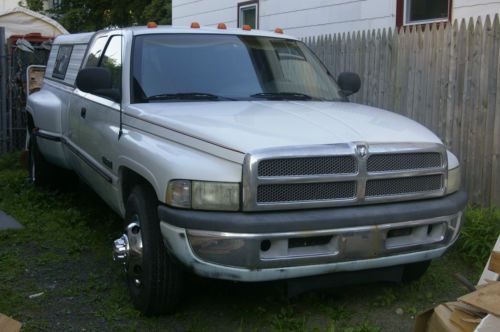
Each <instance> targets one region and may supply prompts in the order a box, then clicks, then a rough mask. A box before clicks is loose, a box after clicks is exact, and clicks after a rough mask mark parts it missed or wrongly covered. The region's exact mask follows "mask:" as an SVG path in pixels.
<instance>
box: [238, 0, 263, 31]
mask: <svg viewBox="0 0 500 332" xmlns="http://www.w3.org/2000/svg"><path fill="white" fill-rule="evenodd" d="M252 7H255V29H258V28H259V3H258V2H255V3H249V4H247V5H240V4H238V27H239V28H241V27H243V25H244V24H243V11H244V10H245V9H247V8H252Z"/></svg>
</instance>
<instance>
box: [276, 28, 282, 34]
mask: <svg viewBox="0 0 500 332" xmlns="http://www.w3.org/2000/svg"><path fill="white" fill-rule="evenodd" d="M274 32H276V33H281V34H283V33H284V31H283V29H281V28H276V29H274Z"/></svg>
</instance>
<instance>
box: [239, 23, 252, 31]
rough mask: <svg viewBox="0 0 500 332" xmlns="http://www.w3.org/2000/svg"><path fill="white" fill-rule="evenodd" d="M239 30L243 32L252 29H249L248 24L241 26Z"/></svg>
mask: <svg viewBox="0 0 500 332" xmlns="http://www.w3.org/2000/svg"><path fill="white" fill-rule="evenodd" d="M241 28H242V29H243V30H245V31H250V30H252V27H251V26H250V25H248V24H245V25H244V26H242V27H241Z"/></svg>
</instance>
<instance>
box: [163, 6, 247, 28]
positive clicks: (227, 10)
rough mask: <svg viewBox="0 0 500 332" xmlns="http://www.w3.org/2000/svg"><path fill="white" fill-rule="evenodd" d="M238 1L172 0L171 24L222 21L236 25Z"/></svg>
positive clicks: (213, 24) (212, 23)
mask: <svg viewBox="0 0 500 332" xmlns="http://www.w3.org/2000/svg"><path fill="white" fill-rule="evenodd" d="M238 2H239V1H235V0H172V24H173V25H180V26H187V25H190V24H191V23H192V22H199V23H200V24H201V25H205V26H215V25H217V24H218V23H221V22H224V23H226V24H227V25H228V26H229V27H233V28H234V27H236V26H237V25H238V24H237V22H236V21H237V12H238V9H237V8H238Z"/></svg>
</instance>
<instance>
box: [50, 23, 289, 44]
mask: <svg viewBox="0 0 500 332" xmlns="http://www.w3.org/2000/svg"><path fill="white" fill-rule="evenodd" d="M113 30H115V31H122V30H125V31H126V30H129V31H132V33H133V34H134V35H146V34H169V33H170V34H174V33H175V34H182V33H184V34H219V35H241V36H262V37H274V38H284V39H294V40H297V38H295V37H292V36H289V35H285V34H282V33H276V32H274V31H265V30H254V29H252V30H249V31H246V30H243V29H236V28H228V29H217V28H210V27H203V28H200V29H193V28H190V27H182V26H170V25H159V26H157V27H156V28H148V27H146V26H136V27H130V28H123V29H111V30H102V31H113ZM94 34H96V32H85V33H74V34H68V35H60V36H58V37H57V38H56V39H55V40H54V44H88V43H89V42H90V40H91V39H92V36H93V35H94Z"/></svg>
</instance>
